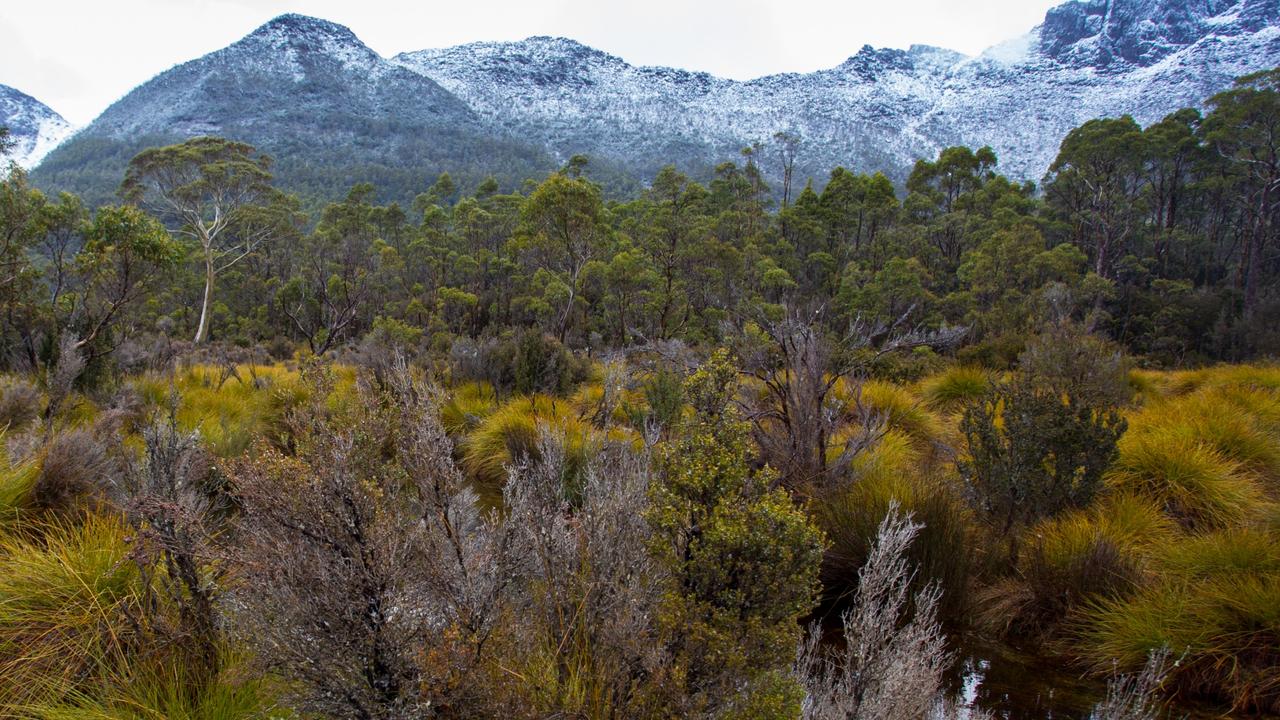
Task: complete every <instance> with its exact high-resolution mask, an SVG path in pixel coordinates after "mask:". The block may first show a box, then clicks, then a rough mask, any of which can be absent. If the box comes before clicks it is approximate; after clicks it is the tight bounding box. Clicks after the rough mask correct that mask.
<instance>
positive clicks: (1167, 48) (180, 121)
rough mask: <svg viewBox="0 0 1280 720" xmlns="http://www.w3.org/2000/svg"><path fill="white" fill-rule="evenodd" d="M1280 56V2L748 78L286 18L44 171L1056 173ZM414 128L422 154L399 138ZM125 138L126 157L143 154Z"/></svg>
mask: <svg viewBox="0 0 1280 720" xmlns="http://www.w3.org/2000/svg"><path fill="white" fill-rule="evenodd" d="M1276 65H1280V0H1234V1H1232V0H1071V1H1070V2H1067V3H1064V4H1063V5H1059V6H1058V7H1056V8H1053V9H1051V10H1050V11H1049V12H1048V13H1046V16H1045V21H1044V22H1043V23H1042V24H1041V25H1039V26H1037V27H1036V28H1033V29H1032V30H1031V31H1030V32H1028V33H1027V34H1025V35H1023V36H1021V37H1019V38H1014V39H1011V40H1010V41H1007V42H1005V43H1001V44H999V45H996V46H993V47H992V48H989V49H988V50H986V51H984V52H983V53H981V54H979V55H977V56H966V55H964V54H962V53H958V52H955V51H952V50H947V49H945V48H937V47H931V46H927V45H913V46H911V47H910V48H908V49H906V50H902V49H893V48H873V47H870V46H864V47H863V48H861V49H859V50H858V51H857V52H855V53H853V54H852V55H850V56H849V58H848V59H846V60H845V61H843V62H842V63H840V64H839V65H837V66H835V67H832V68H827V69H824V70H818V71H815V72H811V73H779V74H773V75H765V76H762V77H759V78H755V79H751V80H745V81H739V80H731V79H726V78H721V77H716V76H714V75H712V74H709V73H705V72H698V71H691V70H683V69H679V68H669V67H661V66H636V65H631V64H630V63H628V62H627V61H625V60H624V59H622V58H621V57H618V56H615V55H612V54H610V53H608V52H605V51H602V50H598V49H596V48H592V47H590V46H587V45H585V44H583V43H580V42H577V41H575V40H571V39H568V38H561V37H553V36H532V37H530V38H526V39H525V40H521V41H513V42H485V41H480V42H473V43H467V44H464V45H456V46H452V47H448V48H435V49H424V50H417V51H411V52H405V53H400V54H398V55H395V56H393V57H390V58H384V57H382V56H380V55H379V54H378V53H376V52H374V51H373V50H372V49H370V48H369V47H368V46H366V45H365V44H364V43H363V42H361V41H360V39H359V38H358V37H357V36H356V35H355V34H354V33H353V32H351V30H350V29H348V28H346V27H344V26H342V25H339V24H337V23H332V22H329V21H327V20H322V19H318V18H311V17H308V16H303V15H296V14H288V15H282V16H280V17H277V18H275V19H273V20H271V21H269V22H267V23H265V24H263V25H261V26H260V27H259V28H257V29H256V30H254V31H253V32H251V33H250V34H248V35H246V36H245V37H244V38H242V39H241V40H238V41H236V42H235V43H232V44H231V45H229V46H228V47H226V48H223V49H222V50H218V51H215V52H214V53H211V54H209V55H206V56H204V57H201V58H198V59H196V60H192V61H189V62H187V63H183V64H181V65H178V66H176V67H174V68H172V69H170V70H168V71H166V72H164V73H161V74H160V75H158V76H156V77H155V78H153V79H152V80H150V81H148V82H147V83H144V84H142V85H140V86H139V87H138V88H137V89H135V90H134V91H133V92H131V93H130V94H129V95H127V96H125V98H123V99H121V100H120V101H118V102H117V103H115V104H113V105H112V106H111V107H110V108H108V109H107V110H106V111H105V112H104V113H103V114H102V115H101V116H99V118H98V119H96V120H95V121H94V122H93V123H91V124H90V125H89V126H88V127H87V128H86V129H85V130H84V131H83V132H82V133H80V134H79V135H77V137H76V138H75V139H74V140H72V141H71V142H69V143H67V145H65V146H64V147H62V148H59V149H58V150H56V151H55V152H54V153H52V154H51V155H50V156H49V160H48V161H47V162H46V163H45V164H44V165H42V166H41V167H40V168H38V169H37V172H36V176H37V178H38V179H39V180H40V181H41V182H43V183H45V184H46V185H48V184H52V183H54V182H55V181H56V179H57V178H58V177H59V174H60V173H61V177H62V178H64V179H66V178H72V177H73V176H74V175H76V172H77V164H79V165H81V166H93V165H94V157H93V156H94V155H95V153H94V152H90V151H89V149H92V148H93V147H94V145H93V143H98V144H99V146H101V145H102V144H103V143H107V144H111V143H115V144H116V145H119V144H121V143H124V144H130V141H131V140H132V141H134V142H132V144H133V145H145V144H146V142H152V141H153V140H154V141H155V142H159V141H161V140H173V139H178V138H181V137H190V136H193V135H196V134H209V133H220V134H234V135H236V136H237V137H239V138H240V139H244V140H248V141H250V142H254V143H255V144H259V145H262V146H263V149H264V150H265V151H267V152H269V153H272V154H274V155H276V156H277V157H279V158H282V159H286V160H292V161H293V166H294V167H293V168H292V169H294V170H300V169H306V168H310V169H311V170H315V171H316V172H319V173H321V174H324V175H326V177H329V176H333V177H336V176H339V175H342V176H349V177H350V179H352V180H359V179H370V180H374V181H375V182H376V181H377V180H379V179H383V180H385V179H387V178H388V177H389V176H394V177H395V178H396V180H397V182H402V183H403V182H413V183H419V184H420V187H425V186H426V185H427V184H429V182H428V180H427V178H428V177H429V176H430V175H431V174H432V173H435V172H439V171H442V170H448V171H450V172H453V173H454V174H455V176H458V175H461V176H464V180H465V179H467V178H470V179H473V180H474V179H475V178H479V177H481V176H483V175H486V174H490V173H494V174H502V175H503V176H504V178H505V179H506V180H507V181H509V182H508V185H509V186H510V185H512V184H514V183H515V182H518V180H517V179H516V178H518V176H519V175H520V174H521V173H525V174H526V175H533V174H537V173H539V172H545V171H547V170H548V169H551V168H553V167H555V166H557V165H558V164H560V163H563V162H564V161H565V160H566V159H567V158H568V157H570V156H572V155H575V154H579V153H585V154H587V155H589V156H590V157H591V158H592V160H593V165H594V167H595V169H594V170H593V172H603V173H604V174H606V175H609V174H610V173H612V174H613V177H614V179H616V180H618V182H617V183H615V184H619V185H622V186H627V184H628V183H631V185H630V186H631V187H634V184H635V183H636V182H643V180H644V179H647V178H648V177H651V176H652V174H653V173H654V172H656V170H657V169H658V168H659V167H661V166H662V165H665V164H668V163H673V162H674V163H677V164H679V165H681V166H682V168H683V169H686V170H687V171H690V172H692V173H694V174H695V175H698V176H703V177H705V176H707V175H709V173H710V171H711V168H713V167H714V166H715V165H716V164H718V163H720V162H722V161H724V160H727V159H733V158H735V157H737V154H738V151H739V150H741V149H742V148H743V147H746V146H750V145H752V144H753V143H757V142H765V143H767V142H768V141H769V140H770V139H771V138H772V137H773V136H774V134H775V133H777V132H788V133H792V134H795V135H798V136H800V137H801V138H802V142H803V144H802V147H801V155H800V161H799V166H798V169H797V175H798V177H800V178H803V177H805V176H810V177H814V178H817V179H818V180H819V181H821V180H822V179H823V178H824V177H825V175H826V173H827V172H828V171H829V170H830V169H831V168H832V167H834V166H836V165H844V166H847V167H851V168H853V169H857V170H864V171H872V170H884V171H887V172H888V173H889V174H890V175H891V177H894V178H895V179H896V180H898V181H901V180H902V179H903V178H905V175H906V173H907V172H908V171H909V169H910V167H911V166H912V164H913V163H914V162H915V161H916V160H918V159H921V158H932V157H934V156H936V153H937V152H938V151H939V150H941V149H942V148H944V147H947V146H949V145H956V144H966V145H971V146H974V147H981V146H984V145H989V146H991V147H993V148H994V149H995V150H996V152H997V154H998V155H999V156H1000V158H1001V163H1002V164H1001V168H1002V171H1003V172H1005V173H1007V174H1009V175H1010V176H1011V177H1014V178H1016V179H1028V180H1039V179H1040V177H1041V175H1043V173H1044V171H1045V170H1046V169H1047V168H1048V166H1049V164H1050V163H1051V162H1052V159H1053V156H1054V155H1056V151H1057V146H1058V143H1059V141H1060V140H1061V138H1062V137H1063V136H1064V135H1065V134H1066V133H1067V132H1068V131H1069V130H1070V129H1071V128H1073V127H1075V126H1077V125H1079V124H1081V123H1082V122H1084V121H1086V120H1089V119H1092V118H1094V117H1100V116H1118V115H1122V114H1129V115H1133V116H1134V117H1135V118H1136V119H1138V120H1139V121H1140V122H1142V123H1144V124H1147V123H1151V122H1155V121H1158V120H1159V119H1161V118H1162V117H1163V116H1164V115H1165V114H1167V113H1169V112H1173V111H1175V110H1177V109H1179V108H1181V107H1185V106H1191V105H1197V106H1198V105H1201V104H1202V103H1203V102H1204V101H1205V99H1206V98H1208V97H1209V96H1210V95H1212V94H1213V93H1215V92H1217V91H1219V90H1222V89H1225V88H1226V87H1227V86H1229V84H1230V81H1231V79H1233V78H1234V77H1236V76H1239V75H1242V74H1246V73H1247V72H1251V71H1255V70H1261V69H1264V68H1268V67H1273V66H1276ZM334 78H337V79H336V80H335V79H334ZM282 108H283V109H282ZM299 108H306V109H308V110H309V111H310V115H309V119H310V123H309V124H308V123H305V122H301V119H300V118H298V117H296V116H297V114H298V113H297V112H291V110H295V111H296V110H298V109H299ZM138 138H151V140H146V141H145V142H136V140H137V139H138ZM335 138H336V140H335ZM335 142H336V144H337V145H338V146H340V147H342V148H344V149H348V150H350V151H352V152H354V151H355V150H356V149H364V150H366V151H367V152H369V153H371V157H372V162H371V163H365V164H366V165H369V164H372V165H376V166H378V167H379V168H380V170H378V171H377V172H369V171H367V170H368V168H366V169H365V170H362V169H361V168H360V167H359V165H360V163H359V162H358V161H357V162H352V160H354V159H355V156H354V155H353V156H352V157H351V158H348V160H347V162H348V163H350V164H351V165H352V167H348V168H343V167H342V162H343V161H342V159H341V158H340V157H337V155H341V153H335V152H333V149H334V148H333V145H334V144H335ZM406 144H407V145H412V146H414V147H415V148H416V150H415V151H414V152H410V153H403V152H399V151H398V150H396V148H403V147H405V146H406ZM77 146H78V147H79V151H77ZM429 147H434V148H435V149H436V151H435V152H434V153H432V152H428V151H427V148H429ZM101 149H102V148H101V147H99V148H98V150H99V152H97V154H98V155H102V154H104V153H102V152H100V151H101ZM139 149H140V147H139ZM112 152H114V153H115V155H114V156H113V158H112V162H111V163H108V164H114V166H115V168H116V169H117V170H118V169H119V168H120V167H122V165H121V163H122V162H127V158H124V157H123V154H124V150H122V149H121V148H119V147H116V148H115V149H114V150H113V151H112ZM287 153H301V154H300V155H297V156H296V157H292V158H286V157H285V155H284V154H287ZM451 163H452V164H453V166H450V164H451ZM99 165H101V163H99ZM46 166H48V167H46ZM767 169H769V168H767ZM769 170H770V172H772V170H771V169H769ZM280 174H281V176H282V177H284V168H282V172H281V173H280ZM99 175H100V176H101V178H105V176H106V175H107V173H106V172H105V171H103V172H99ZM101 178H100V179H101ZM81 184H82V185H83V183H81ZM303 184H304V185H305V183H303ZM401 195H402V196H406V195H408V192H407V191H402V192H401ZM408 196H411V195H408Z"/></svg>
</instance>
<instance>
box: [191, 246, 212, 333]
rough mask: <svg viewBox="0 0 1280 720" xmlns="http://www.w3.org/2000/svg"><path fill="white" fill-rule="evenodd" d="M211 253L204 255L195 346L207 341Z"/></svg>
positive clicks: (210, 288)
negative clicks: (201, 295)
mask: <svg viewBox="0 0 1280 720" xmlns="http://www.w3.org/2000/svg"><path fill="white" fill-rule="evenodd" d="M213 275H214V273H213V253H212V252H210V251H209V250H205V253H204V300H203V301H202V302H201V303H200V325H199V326H198V327H197V328H196V339H195V341H194V342H195V344H197V345H199V344H200V343H202V342H204V341H205V340H208V339H209V306H210V305H212V304H213Z"/></svg>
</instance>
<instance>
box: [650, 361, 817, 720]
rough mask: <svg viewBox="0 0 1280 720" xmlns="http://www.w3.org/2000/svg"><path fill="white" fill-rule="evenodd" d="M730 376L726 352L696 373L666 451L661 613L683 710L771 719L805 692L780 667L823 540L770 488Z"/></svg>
mask: <svg viewBox="0 0 1280 720" xmlns="http://www.w3.org/2000/svg"><path fill="white" fill-rule="evenodd" d="M734 375H735V370H734V369H733V366H732V365H731V364H729V362H728V359H727V355H726V354H725V353H723V352H721V353H717V354H716V355H715V356H713V357H712V358H711V360H710V361H708V363H707V365H705V366H704V367H703V368H701V369H700V370H698V371H697V372H696V373H694V375H693V376H692V377H690V378H689V380H688V381H687V383H686V385H685V393H686V395H687V397H688V398H689V399H690V400H691V402H692V404H693V406H694V408H695V416H694V418H693V419H692V420H691V421H690V422H689V424H688V425H687V426H686V427H684V428H683V429H682V432H681V433H680V436H679V437H678V438H677V439H676V440H674V441H673V442H672V444H671V445H670V447H668V448H667V449H666V451H665V452H664V453H663V455H662V457H661V459H660V460H659V467H660V473H659V475H660V479H659V481H658V483H657V484H656V485H655V486H654V488H653V491H652V502H653V508H652V510H651V511H650V513H649V516H648V519H649V522H650V524H651V525H652V526H653V528H654V532H655V536H654V548H653V550H654V552H655V553H657V555H658V557H659V558H660V559H661V561H662V562H663V564H664V565H666V566H667V567H668V568H669V572H670V573H671V574H672V578H673V587H672V589H671V591H670V592H669V594H668V596H667V598H666V600H665V602H664V607H663V613H662V617H661V618H660V622H661V623H662V625H663V626H664V627H665V628H667V632H669V633H671V636H672V637H673V638H674V639H673V641H672V642H673V643H674V652H675V653H676V655H677V657H678V658H679V661H678V666H679V667H681V668H683V669H684V676H683V678H681V680H682V683H683V686H684V687H685V688H687V690H688V692H689V693H690V696H691V700H690V702H691V703H693V705H692V706H691V707H689V708H684V709H681V712H699V713H701V712H713V711H715V710H716V709H717V708H721V709H723V711H727V712H729V713H730V714H731V715H733V716H735V717H736V716H744V717H774V716H777V713H778V711H779V710H780V709H782V710H785V711H786V713H787V714H794V713H795V711H796V705H797V703H798V701H799V699H800V698H799V693H798V692H797V690H796V689H795V688H794V686H792V687H790V688H788V686H789V685H791V682H784V683H783V684H782V686H781V687H780V686H779V682H780V674H781V673H783V672H785V670H786V668H787V667H788V666H789V664H790V662H791V659H792V656H793V653H794V650H795V647H796V642H797V640H798V637H799V634H798V631H799V626H798V625H797V620H798V619H799V618H800V617H801V616H803V615H804V614H805V613H807V612H808V611H809V610H810V609H811V607H812V603H813V593H814V590H815V589H816V582H817V573H818V565H819V561H820V558H821V551H822V540H821V534H820V532H819V531H818V530H817V529H816V528H815V527H814V526H813V525H812V524H811V523H810V521H809V520H808V519H807V518H806V516H805V514H804V513H803V512H802V511H801V510H800V509H799V508H797V507H796V506H795V504H794V503H793V502H792V500H791V498H790V497H788V496H787V494H786V493H785V492H784V491H782V490H780V489H771V487H770V485H771V482H772V480H773V476H772V473H771V472H770V471H768V470H765V471H756V470H753V469H752V468H751V466H750V461H749V457H750V455H749V453H750V449H749V440H748V437H749V436H748V429H747V426H746V425H745V424H744V423H742V422H741V421H740V420H739V419H738V418H737V417H736V413H735V412H734V411H733V410H732V409H731V408H730V406H729V404H728V400H729V398H730V397H731V396H732V394H733V393H734V387H735V384H736V383H735V381H734Z"/></svg>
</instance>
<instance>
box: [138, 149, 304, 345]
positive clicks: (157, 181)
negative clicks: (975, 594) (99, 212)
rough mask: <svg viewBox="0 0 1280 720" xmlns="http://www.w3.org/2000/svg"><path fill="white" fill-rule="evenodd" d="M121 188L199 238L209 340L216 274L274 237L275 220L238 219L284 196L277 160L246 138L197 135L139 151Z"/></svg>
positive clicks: (202, 331)
mask: <svg viewBox="0 0 1280 720" xmlns="http://www.w3.org/2000/svg"><path fill="white" fill-rule="evenodd" d="M120 192H121V194H122V195H123V196H124V197H125V199H127V200H129V201H130V202H133V203H135V204H139V205H143V206H145V207H146V208H147V209H149V210H151V211H152V212H154V213H155V214H157V215H159V216H160V217H163V218H166V219H167V220H169V221H170V222H172V223H173V224H174V225H176V230H177V232H179V233H181V234H184V235H187V236H189V237H191V238H193V239H194V240H195V241H196V242H197V243H198V244H199V246H200V260H201V262H202V264H203V265H204V294H203V299H202V300H201V303H200V322H199V324H198V326H197V328H196V335H195V342H196V343H201V342H204V341H205V340H207V339H208V337H209V312H210V308H211V307H212V305H213V288H214V283H215V281H216V280H217V277H218V275H219V274H220V273H222V272H223V271H225V270H227V269H228V268H230V267H231V266H233V265H235V264H236V263H238V262H240V261H241V260H243V259H244V258H245V257H247V256H248V255H249V254H250V253H252V252H253V251H254V250H256V249H257V248H258V246H259V245H261V244H262V242H263V241H265V240H266V239H267V238H268V237H269V230H270V226H269V225H261V224H257V223H247V224H238V221H239V220H240V218H241V215H242V214H243V213H244V211H245V210H247V209H248V208H252V207H255V206H262V205H267V204H270V203H272V202H273V201H275V200H277V199H278V197H279V193H278V191H276V190H275V189H274V188H273V187H272V186H271V159H270V158H269V157H267V156H266V155H263V154H261V153H259V152H258V151H257V149H255V148H254V147H253V146H252V145H249V144H247V143H242V142H235V141H232V140H226V139H223V138H217V137H199V138H194V139H191V140H188V141H186V142H184V143H180V144H178V145H169V146H167V147H160V148H150V149H147V150H144V151H142V152H141V153H138V155H137V156H136V157H134V158H133V160H131V161H130V162H129V168H128V170H127V171H126V173H125V178H124V182H123V184H122V185H121V187H120Z"/></svg>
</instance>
